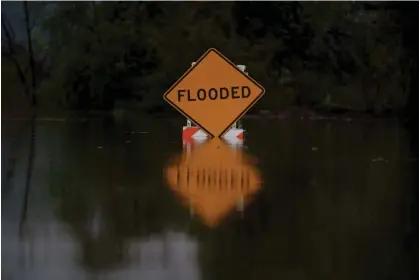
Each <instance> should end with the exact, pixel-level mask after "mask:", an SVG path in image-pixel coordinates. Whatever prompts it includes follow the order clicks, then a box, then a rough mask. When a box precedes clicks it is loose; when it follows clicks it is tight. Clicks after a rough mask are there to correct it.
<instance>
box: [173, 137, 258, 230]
mask: <svg viewBox="0 0 419 280" xmlns="http://www.w3.org/2000/svg"><path fill="white" fill-rule="evenodd" d="M183 145H184V146H183V147H184V149H183V153H182V154H181V155H180V156H178V157H176V158H175V160H174V161H173V162H172V163H171V164H170V165H169V166H168V167H167V169H166V179H167V182H168V185H169V187H170V188H171V189H172V190H173V192H174V193H176V194H177V195H178V196H179V197H180V199H181V201H182V203H183V204H184V205H185V207H189V209H190V211H191V214H194V213H197V214H198V216H199V217H200V218H201V219H202V221H203V222H204V223H205V224H206V225H208V226H210V227H215V226H217V225H218V224H219V223H220V221H221V220H222V219H223V218H225V217H226V216H227V215H228V214H229V213H230V212H232V211H234V210H236V211H239V212H242V213H243V212H244V207H245V205H246V204H247V203H248V202H249V201H250V200H251V198H252V196H253V195H254V194H256V193H257V192H258V191H259V190H260V188H261V185H262V180H261V175H260V172H259V170H258V169H257V168H256V166H255V164H254V160H253V159H252V158H251V157H250V156H249V155H248V154H246V153H245V152H244V151H243V149H242V147H243V142H242V140H239V139H237V140H236V141H234V142H231V141H230V142H225V141H223V140H221V139H218V138H214V139H211V140H208V141H205V142H201V143H198V142H187V143H183Z"/></svg>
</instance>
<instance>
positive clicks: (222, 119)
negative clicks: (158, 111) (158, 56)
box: [164, 49, 265, 138]
mask: <svg viewBox="0 0 419 280" xmlns="http://www.w3.org/2000/svg"><path fill="white" fill-rule="evenodd" d="M264 93H265V89H264V88H263V87H262V86H261V85H260V84H258V83H257V82H256V81H255V80H254V79H252V78H251V77H250V76H248V75H247V74H245V73H244V72H242V71H241V70H240V69H239V68H238V67H237V66H236V65H235V64H234V63H232V62H231V61H230V60H228V59H227V58H226V57H225V56H223V55H222V54H221V53H220V52H219V51H217V50H216V49H209V50H208V51H207V52H206V53H205V54H204V55H203V56H202V57H201V58H200V59H199V60H198V61H197V62H196V63H195V64H194V65H193V66H192V67H191V68H190V69H189V70H188V71H187V72H186V73H185V74H184V75H183V76H182V77H181V78H180V79H179V80H178V81H177V82H176V83H175V84H174V85H173V86H172V87H171V88H170V89H169V90H168V91H167V92H166V93H165V94H164V99H165V100H166V101H167V102H168V103H169V104H170V105H172V106H173V107H175V108H176V109H177V110H178V111H179V112H181V113H182V114H183V115H184V116H185V117H186V118H188V119H190V120H192V121H193V122H194V123H196V124H197V125H199V126H200V127H201V128H202V129H203V130H204V131H205V132H206V133H208V135H209V136H210V137H211V138H212V137H221V136H223V134H225V133H226V132H227V131H228V130H229V129H230V128H231V126H232V125H233V124H234V123H235V122H236V121H238V120H239V119H240V118H241V117H242V116H243V115H244V114H245V113H246V112H247V111H248V110H249V109H250V108H251V107H252V106H253V105H254V104H255V103H256V102H257V101H258V100H259V99H260V98H261V97H262V96H263V94H264Z"/></svg>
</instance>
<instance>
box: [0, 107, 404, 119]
mask: <svg viewBox="0 0 419 280" xmlns="http://www.w3.org/2000/svg"><path fill="white" fill-rule="evenodd" d="M106 118H112V119H115V120H117V119H119V120H135V119H145V118H150V119H153V118H158V119H174V120H175V119H183V118H184V117H183V116H182V115H181V114H180V113H178V112H176V111H175V112H173V113H172V112H166V113H145V112H141V113H135V112H133V111H131V110H114V111H90V112H81V111H59V112H58V111H56V112H46V111H42V110H40V111H39V112H38V113H37V117H36V121H61V122H65V121H88V120H101V119H106ZM243 119H260V120H263V119H267V120H278V121H281V120H307V121H371V120H398V121H409V118H407V117H406V116H403V115H401V114H398V115H397V114H389V113H385V114H371V113H366V112H356V111H349V110H348V111H340V112H332V111H323V112H322V111H315V110H309V109H295V108H293V109H288V110H283V111H280V112H275V111H270V110H260V111H259V112H251V113H248V114H246V115H245V116H243ZM1 120H2V121H28V120H32V117H31V116H28V115H26V116H24V115H20V116H19V115H14V116H13V115H12V116H4V115H3V114H2V116H1Z"/></svg>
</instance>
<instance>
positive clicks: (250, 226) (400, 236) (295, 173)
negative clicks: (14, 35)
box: [2, 120, 419, 280]
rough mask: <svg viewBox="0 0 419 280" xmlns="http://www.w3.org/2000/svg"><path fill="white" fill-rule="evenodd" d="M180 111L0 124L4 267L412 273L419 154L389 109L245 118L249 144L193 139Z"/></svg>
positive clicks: (120, 274)
mask: <svg viewBox="0 0 419 280" xmlns="http://www.w3.org/2000/svg"><path fill="white" fill-rule="evenodd" d="M182 124H183V123H181V122H176V121H167V120H152V121H109V120H107V121H106V120H91V121H77V120H68V121H65V120H62V121H60V120H58V121H38V122H36V124H35V127H34V130H33V131H32V130H31V124H30V123H26V122H22V121H16V122H7V123H6V122H3V124H2V126H3V132H2V137H3V139H2V277H4V279H22V280H23V279H31V280H35V279H71V280H73V279H152V280H154V279H182V280H186V279H205V280H206V279H208V280H209V279H213V280H221V279H229V280H231V279H249V280H250V279H255V280H258V279H322V280H324V279H340V280H344V279H351V280H352V279H356V280H361V279H368V280H369V279H415V278H414V277H415V276H417V275H418V274H417V273H418V271H417V268H416V265H415V258H416V257H417V256H418V254H417V252H414V251H413V249H412V246H411V245H409V244H412V242H413V243H415V244H417V241H415V240H413V241H412V236H413V235H412V231H413V230H414V229H415V228H416V227H417V221H418V220H419V215H418V213H415V212H414V211H413V210H412V209H417V206H415V203H417V201H416V202H415V197H416V195H417V190H416V188H417V187H418V184H417V182H418V180H417V177H416V176H417V175H415V170H416V169H417V167H418V164H419V161H418V160H417V156H416V155H415V154H414V153H413V148H412V141H411V140H410V138H409V133H408V131H406V130H405V129H404V128H403V127H402V126H401V125H400V124H398V123H397V122H392V121H363V122H355V121H354V122H343V121H316V122H315V121H285V120H284V121H260V120H245V121H244V124H243V125H244V128H245V129H246V130H247V134H246V136H245V138H244V141H243V143H223V142H218V141H209V142H207V143H201V144H199V143H198V144H196V143H182V139H181V126H182ZM31 133H34V135H35V136H34V137H31ZM415 248H416V247H415Z"/></svg>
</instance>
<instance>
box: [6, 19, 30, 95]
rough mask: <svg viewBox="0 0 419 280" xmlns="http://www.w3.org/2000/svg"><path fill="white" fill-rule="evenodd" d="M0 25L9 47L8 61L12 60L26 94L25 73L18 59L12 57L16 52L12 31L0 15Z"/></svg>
mask: <svg viewBox="0 0 419 280" xmlns="http://www.w3.org/2000/svg"><path fill="white" fill-rule="evenodd" d="M1 26H2V28H3V30H4V35H5V37H6V38H5V41H6V43H7V46H8V48H9V53H8V56H7V57H8V58H9V59H10V61H12V63H13V64H14V65H15V67H16V70H17V74H18V76H19V79H20V81H21V82H22V84H23V86H24V88H25V94H26V95H28V88H27V83H26V78H25V74H24V71H23V70H22V67H21V65H20V64H19V61H18V60H17V59H16V58H15V57H14V55H15V54H16V50H15V42H14V39H13V36H12V32H11V30H10V25H9V24H8V22H7V19H6V17H3V16H2V17H1Z"/></svg>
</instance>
